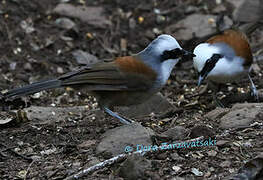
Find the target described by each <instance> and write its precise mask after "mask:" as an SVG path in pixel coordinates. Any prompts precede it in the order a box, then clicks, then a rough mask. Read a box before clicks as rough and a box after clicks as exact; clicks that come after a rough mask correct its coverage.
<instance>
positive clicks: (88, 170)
mask: <svg viewBox="0 0 263 180" xmlns="http://www.w3.org/2000/svg"><path fill="white" fill-rule="evenodd" d="M202 139H204V137H203V136H200V137H198V138H195V139H189V140H186V141H181V142H176V143H190V142H194V141H200V140H202ZM159 147H160V146H159ZM167 150H171V149H167V148H165V149H163V148H158V149H157V150H156V151H146V152H145V151H134V152H132V153H128V154H126V153H123V154H119V155H117V156H115V157H113V158H111V159H107V160H105V161H103V162H101V163H98V164H96V165H94V166H91V167H89V168H86V169H83V170H81V171H79V172H78V173H76V174H73V175H71V176H69V177H67V178H66V180H74V179H79V178H81V177H83V176H85V175H88V174H90V173H92V172H95V171H97V170H99V169H102V168H105V167H107V166H110V165H113V164H115V163H118V162H121V161H124V160H125V159H127V157H129V156H131V155H135V154H141V155H142V156H144V155H146V154H150V153H158V152H163V151H167Z"/></svg>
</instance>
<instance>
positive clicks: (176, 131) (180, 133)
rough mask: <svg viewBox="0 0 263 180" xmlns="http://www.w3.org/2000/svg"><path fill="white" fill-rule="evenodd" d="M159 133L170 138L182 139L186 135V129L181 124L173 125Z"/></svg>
mask: <svg viewBox="0 0 263 180" xmlns="http://www.w3.org/2000/svg"><path fill="white" fill-rule="evenodd" d="M161 135H162V136H166V137H169V138H170V139H171V140H182V139H184V138H185V137H186V135H187V130H186V129H185V128H184V127H183V126H175V127H173V128H170V129H168V130H167V131H165V132H163V133H162V134H161Z"/></svg>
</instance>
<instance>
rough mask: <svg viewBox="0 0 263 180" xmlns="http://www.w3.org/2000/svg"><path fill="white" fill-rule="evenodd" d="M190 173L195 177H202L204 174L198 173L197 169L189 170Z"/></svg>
mask: <svg viewBox="0 0 263 180" xmlns="http://www.w3.org/2000/svg"><path fill="white" fill-rule="evenodd" d="M191 172H192V173H193V174H194V175H196V176H203V175H204V173H203V172H201V171H199V170H198V169H197V168H192V169H191Z"/></svg>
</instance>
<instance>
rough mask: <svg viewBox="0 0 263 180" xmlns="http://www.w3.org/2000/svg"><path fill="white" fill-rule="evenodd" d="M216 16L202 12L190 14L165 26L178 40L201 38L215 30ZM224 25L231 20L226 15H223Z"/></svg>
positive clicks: (228, 25) (228, 23)
mask: <svg viewBox="0 0 263 180" xmlns="http://www.w3.org/2000/svg"><path fill="white" fill-rule="evenodd" d="M216 18H217V17H216V16H214V15H204V14H192V15H189V16H187V17H186V18H185V19H182V20H181V21H179V22H177V23H176V24H172V25H170V26H168V27H166V28H165V32H166V33H168V34H175V37H176V38H177V39H179V40H190V39H192V38H193V37H197V38H202V37H205V36H206V35H208V34H212V33H214V32H216V28H215V27H216V24H215V21H216ZM225 24H226V25H225V26H226V28H227V27H230V26H231V25H232V24H233V22H232V20H231V19H230V18H228V17H227V16H226V17H225Z"/></svg>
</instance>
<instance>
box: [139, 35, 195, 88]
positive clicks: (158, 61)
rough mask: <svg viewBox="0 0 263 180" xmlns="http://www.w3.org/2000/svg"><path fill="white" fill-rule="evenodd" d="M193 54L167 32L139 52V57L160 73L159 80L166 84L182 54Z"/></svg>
mask: <svg viewBox="0 0 263 180" xmlns="http://www.w3.org/2000/svg"><path fill="white" fill-rule="evenodd" d="M188 55H190V56H192V55H193V54H192V53H190V52H187V51H185V50H184V49H182V48H181V46H180V45H179V43H178V42H177V40H176V39H175V38H174V37H172V36H170V35H167V34H162V35H160V36H158V37H157V38H156V39H154V40H153V41H152V42H151V43H150V44H149V45H148V46H147V47H146V48H145V49H144V50H143V51H141V52H140V53H138V56H139V58H140V59H141V60H142V61H143V62H144V63H145V64H146V65H148V66H149V67H150V68H152V69H153V70H155V72H157V74H158V81H160V82H161V84H162V85H163V84H165V82H166V80H167V79H168V78H169V76H170V73H171V71H172V69H173V67H174V66H175V65H176V64H177V62H178V61H179V59H180V58H181V57H182V56H188Z"/></svg>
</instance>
